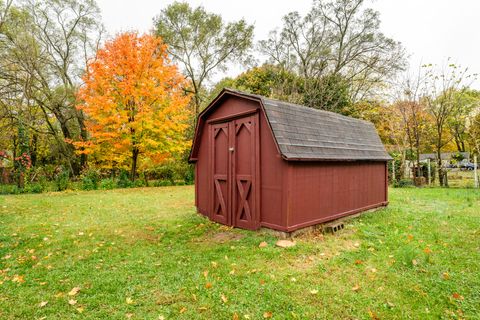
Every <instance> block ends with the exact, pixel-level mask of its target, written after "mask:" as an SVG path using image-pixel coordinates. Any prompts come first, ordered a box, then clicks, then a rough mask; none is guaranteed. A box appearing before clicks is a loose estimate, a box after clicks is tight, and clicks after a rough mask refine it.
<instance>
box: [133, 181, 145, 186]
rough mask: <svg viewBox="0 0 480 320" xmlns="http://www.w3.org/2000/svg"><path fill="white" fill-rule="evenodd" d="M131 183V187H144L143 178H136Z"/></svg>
mask: <svg viewBox="0 0 480 320" xmlns="http://www.w3.org/2000/svg"><path fill="white" fill-rule="evenodd" d="M132 184H133V187H135V188H141V187H145V180H143V179H137V180H135V181H134V182H133V183H132Z"/></svg>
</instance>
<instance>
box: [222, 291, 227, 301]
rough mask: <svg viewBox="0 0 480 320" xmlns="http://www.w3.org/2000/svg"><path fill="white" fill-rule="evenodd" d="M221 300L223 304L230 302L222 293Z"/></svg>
mask: <svg viewBox="0 0 480 320" xmlns="http://www.w3.org/2000/svg"><path fill="white" fill-rule="evenodd" d="M221 298H222V301H223V303H227V302H228V299H227V297H225V295H224V294H223V293H222V295H221Z"/></svg>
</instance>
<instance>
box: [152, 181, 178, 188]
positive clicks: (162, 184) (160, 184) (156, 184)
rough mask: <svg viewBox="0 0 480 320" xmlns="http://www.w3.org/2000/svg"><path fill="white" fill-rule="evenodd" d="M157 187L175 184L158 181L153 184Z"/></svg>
mask: <svg viewBox="0 0 480 320" xmlns="http://www.w3.org/2000/svg"><path fill="white" fill-rule="evenodd" d="M153 185H154V186H155V187H168V186H173V183H172V182H171V181H170V180H158V181H155V183H154V184H153Z"/></svg>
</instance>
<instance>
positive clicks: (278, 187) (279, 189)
mask: <svg viewBox="0 0 480 320" xmlns="http://www.w3.org/2000/svg"><path fill="white" fill-rule="evenodd" d="M287 170H288V163H287V162H286V161H284V160H283V159H282V157H281V156H280V153H279V152H278V150H277V146H276V145H275V141H274V140H273V136H272V132H271V131H270V128H269V126H268V123H267V120H266V119H265V115H264V114H261V115H260V174H261V178H260V183H261V210H260V211H261V217H260V222H261V225H262V226H265V227H269V228H273V229H280V230H282V229H285V228H286V206H287V199H286V196H285V193H284V192H285V185H286V181H285V180H286V177H287V174H286V172H287Z"/></svg>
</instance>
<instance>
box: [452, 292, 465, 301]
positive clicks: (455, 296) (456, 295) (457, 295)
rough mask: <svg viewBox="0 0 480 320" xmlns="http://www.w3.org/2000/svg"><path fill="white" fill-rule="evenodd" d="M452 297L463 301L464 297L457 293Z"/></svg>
mask: <svg viewBox="0 0 480 320" xmlns="http://www.w3.org/2000/svg"><path fill="white" fill-rule="evenodd" d="M452 297H453V298H454V299H457V300H463V299H464V298H463V296H461V295H460V294H459V293H457V292H455V293H453V294H452Z"/></svg>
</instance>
